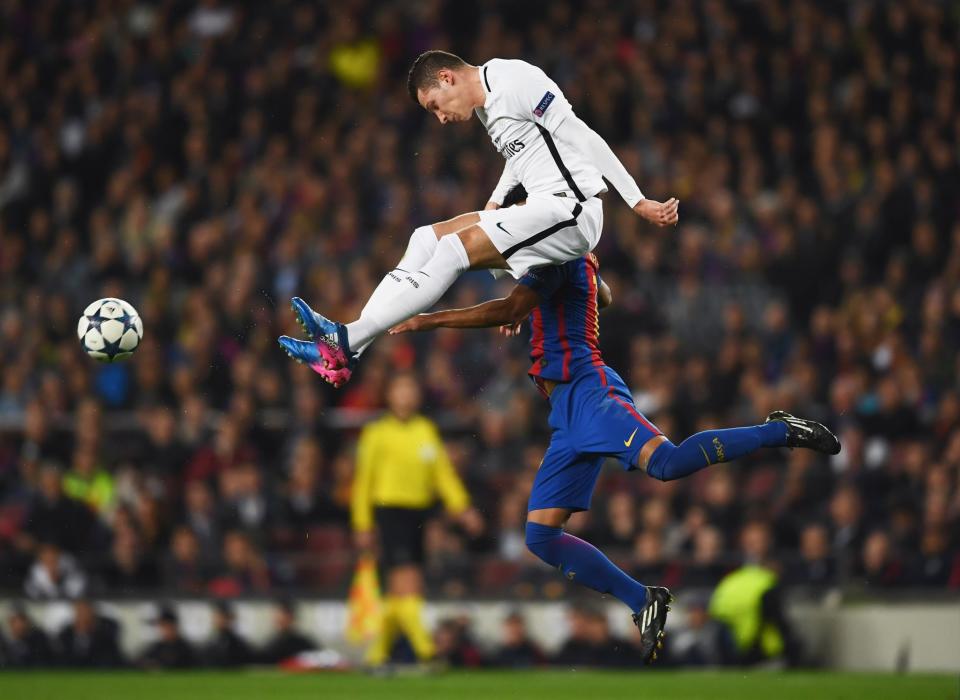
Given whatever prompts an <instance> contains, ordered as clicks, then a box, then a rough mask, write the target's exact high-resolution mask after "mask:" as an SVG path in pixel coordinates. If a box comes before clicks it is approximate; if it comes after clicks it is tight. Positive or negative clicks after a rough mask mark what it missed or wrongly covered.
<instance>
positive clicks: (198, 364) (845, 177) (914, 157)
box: [0, 0, 960, 663]
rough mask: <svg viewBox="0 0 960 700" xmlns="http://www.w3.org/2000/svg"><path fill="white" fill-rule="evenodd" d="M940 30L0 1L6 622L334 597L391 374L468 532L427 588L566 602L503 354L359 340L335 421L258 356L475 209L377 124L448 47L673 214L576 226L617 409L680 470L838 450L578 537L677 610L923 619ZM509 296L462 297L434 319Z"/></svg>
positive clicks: (814, 20)
mask: <svg viewBox="0 0 960 700" xmlns="http://www.w3.org/2000/svg"><path fill="white" fill-rule="evenodd" d="M958 19H960V7H958V5H957V3H955V2H954V3H935V2H923V1H920V0H914V1H911V2H905V3H891V4H889V5H880V4H876V3H871V2H864V1H857V2H849V3H831V2H814V1H813V0H792V1H789V2H788V1H786V0H760V1H757V2H721V1H719V0H714V1H705V2H671V3H666V2H656V1H653V0H636V1H634V2H628V3H614V2H603V1H601V0H597V1H593V2H586V3H567V2H553V3H550V4H549V5H548V4H540V3H508V2H479V3H476V4H464V3H454V2H443V1H442V0H434V1H428V2H422V3H415V4H409V3H399V2H382V3H380V2H362V1H349V2H341V3H337V5H336V7H335V8H334V7H327V6H324V5H321V4H317V3H307V2H271V3H258V4H253V3H251V4H242V5H239V4H237V5H233V4H229V3H224V2H218V1H217V0H207V1H204V2H200V3H192V2H175V1H166V2H159V3H155V4H154V3H138V2H133V1H132V0H128V1H122V0H118V1H116V2H109V1H102V2H55V1H51V0H36V1H33V2H23V1H18V0H13V1H8V2H5V3H3V4H2V6H0V337H2V345H0V353H2V360H3V364H2V367H0V375H2V384H0V591H2V595H3V597H4V599H5V600H6V601H7V602H8V603H13V602H15V601H19V600H22V599H25V598H33V599H37V600H42V599H46V598H60V597H64V596H66V597H69V598H72V597H84V596H93V597H96V598H100V599H110V600H119V599H132V600H148V601H164V600H169V599H179V598H193V599H196V598H200V599H203V598H206V597H210V598H230V597H238V598H242V599H246V598H256V599H263V600H272V599H274V598H276V597H278V596H293V597H296V598H298V599H318V598H320V599H343V598H344V596H345V593H346V588H347V584H348V582H349V578H350V574H351V572H352V566H353V562H354V557H353V552H352V551H351V547H350V537H349V530H348V525H347V522H348V520H347V512H346V507H347V504H348V499H349V489H350V481H351V476H352V472H353V458H354V452H353V448H354V441H355V438H356V435H357V429H358V428H359V426H361V425H362V424H363V423H364V422H365V421H366V420H368V419H369V418H370V417H371V416H373V415H375V414H376V412H377V411H379V410H380V409H381V408H382V394H383V388H384V384H385V382H386V381H387V379H388V378H389V376H390V374H391V373H392V372H394V371H395V370H396V368H411V369H413V370H414V371H415V372H416V373H417V375H418V377H419V378H420V382H421V385H422V387H423V391H424V396H425V406H424V409H425V411H426V413H427V414H428V415H430V416H431V417H433V418H434V419H435V420H436V421H437V422H438V423H439V424H440V426H441V428H442V431H443V435H444V439H445V440H446V443H447V446H448V449H449V451H450V454H451V456H452V458H453V460H454V462H455V464H456V466H457V469H458V471H459V472H460V474H461V475H462V476H463V478H464V479H465V481H466V482H467V484H468V486H469V489H470V492H471V494H472V496H473V499H474V502H475V503H476V504H477V505H478V506H479V507H480V508H481V510H482V512H483V513H484V515H485V518H486V525H487V529H486V534H485V535H484V536H483V537H481V538H479V539H470V538H467V537H466V536H465V534H464V533H462V532H460V531H459V530H458V529H457V528H455V527H451V526H450V525H449V524H448V523H446V522H445V521H444V518H443V517H442V514H439V513H438V515H437V517H436V518H434V519H433V520H432V521H431V523H430V524H429V526H428V527H427V533H426V534H427V551H428V565H427V577H428V584H429V591H430V595H431V596H432V597H433V598H435V599H444V600H447V601H454V602H455V601H458V600H476V599H489V600H498V601H509V602H510V604H511V605H513V604H516V605H520V606H522V605H523V604H524V602H525V601H533V600H541V599H546V600H557V601H564V602H570V601H573V600H575V599H583V598H588V596H583V595H579V592H578V591H575V590H573V589H571V588H570V587H568V586H565V585H563V583H562V581H558V580H555V576H554V574H553V572H551V571H549V570H547V569H546V568H545V567H543V566H541V565H539V563H535V562H534V560H533V559H532V558H531V557H530V556H528V555H527V554H526V553H525V551H524V547H523V542H522V527H521V524H522V522H523V517H524V506H525V499H526V491H527V490H528V488H529V484H530V482H531V479H532V474H533V473H534V471H535V470H536V467H537V464H538V462H539V459H540V456H541V454H542V452H543V449H544V447H545V445H546V441H547V439H548V435H547V433H546V432H545V428H546V421H545V415H546V404H545V403H544V402H543V401H542V400H541V399H540V397H539V396H538V395H537V393H536V391H535V390H534V389H533V388H532V387H531V386H530V384H529V382H528V381H527V380H526V378H525V369H526V364H525V347H524V343H523V342H522V341H520V340H512V341H510V340H506V339H503V338H501V337H500V336H498V335H496V334H495V333H493V332H483V331H476V332H454V331H444V332H440V333H432V334H427V335H423V336H418V337H402V338H389V339H382V340H381V341H378V342H377V344H376V345H375V346H374V348H373V349H372V350H371V351H370V352H368V353H367V354H366V356H365V357H364V362H363V363H362V366H361V369H360V371H359V372H358V374H357V375H356V376H355V378H354V380H353V382H352V383H351V384H350V385H349V386H347V387H346V388H345V389H344V390H341V391H334V390H332V389H330V388H328V387H327V386H326V385H325V384H323V383H322V382H320V381H318V378H317V377H315V376H314V375H312V374H311V373H310V372H309V371H308V370H305V369H303V368H301V367H298V366H296V365H294V364H293V363H291V362H290V361H288V360H287V358H286V357H285V356H284V355H283V353H282V352H281V351H280V350H279V349H278V347H277V346H276V343H275V338H276V336H277V335H279V334H280V333H283V332H293V331H295V330H296V327H295V324H294V321H293V315H292V313H291V312H290V310H289V308H288V306H287V299H288V298H289V297H290V296H291V295H292V294H294V293H296V294H300V295H302V296H304V297H305V298H307V299H308V300H310V301H311V303H313V304H314V306H315V307H316V308H319V309H322V310H324V311H329V312H330V314H331V315H333V316H334V317H338V318H348V317H353V316H355V315H356V313H357V311H358V310H359V305H360V304H361V303H362V300H364V299H365V298H366V297H367V295H368V294H369V292H370V291H371V289H372V286H373V284H374V283H375V281H376V280H377V279H379V276H380V274H382V272H383V271H384V270H386V269H388V268H389V267H391V266H392V264H393V263H394V262H395V261H396V260H397V259H399V257H400V254H401V253H402V251H403V248H404V246H405V244H406V241H407V239H408V236H409V233H410V231H412V229H413V228H414V227H415V226H417V225H420V224H423V223H426V222H434V221H439V220H442V219H445V218H448V217H449V216H451V215H454V214H457V213H460V212H462V211H467V210H471V209H476V208H481V207H482V206H483V204H484V203H485V202H486V201H487V197H488V195H489V193H490V191H491V189H492V187H493V185H494V184H495V182H496V179H497V177H498V175H499V172H500V168H501V167H502V163H501V160H500V159H499V157H498V156H497V154H496V153H495V152H494V151H493V150H492V149H490V148H489V146H488V144H487V143H486V135H485V133H484V132H483V130H482V129H480V128H478V127H477V125H475V124H473V125H469V126H463V127H459V128H458V127H447V128H444V129H442V130H441V129H440V127H439V126H438V125H437V124H436V123H435V121H433V120H432V118H431V117H430V116H429V115H427V114H426V113H425V112H423V111H422V110H419V109H417V108H415V107H414V105H412V104H411V103H410V102H409V98H408V96H407V95H406V93H405V84H404V83H405V73H406V70H407V68H408V66H409V64H410V61H411V59H412V57H414V56H415V55H416V54H418V53H419V52H420V51H422V50H424V49H427V48H448V49H450V50H453V51H455V52H457V53H460V54H461V55H463V56H464V57H465V58H466V59H467V60H468V61H471V62H474V63H480V62H482V61H484V60H486V59H488V58H490V57H494V56H504V57H522V58H524V59H527V60H529V61H531V62H534V63H536V64H537V65H539V66H541V67H542V68H543V69H544V70H546V71H547V73H548V74H550V75H551V76H552V77H553V78H554V79H555V80H557V82H558V83H559V84H560V85H561V87H562V88H563V89H564V91H565V93H566V95H567V97H568V98H569V99H570V101H571V102H572V103H573V105H574V108H575V109H576V111H577V112H578V114H579V115H580V116H581V117H583V118H584V119H585V120H586V121H587V122H588V123H589V124H590V125H592V126H593V127H594V128H595V129H596V130H597V131H598V132H599V133H600V134H601V135H603V136H604V137H605V138H606V139H607V140H608V142H609V143H611V145H612V146H614V148H615V149H616V150H617V152H618V154H619V155H620V156H621V158H622V160H623V162H624V163H625V165H626V166H627V169H628V170H630V171H631V172H632V173H634V174H635V175H636V176H637V180H638V182H639V183H640V185H641V188H642V189H643V191H644V192H645V193H647V195H648V196H651V197H655V198H666V197H669V196H677V197H679V199H680V201H681V224H680V226H679V227H678V228H677V229H675V230H669V231H662V230H654V229H652V228H649V227H646V226H644V225H643V224H642V223H641V222H640V221H639V220H638V219H637V218H636V217H635V216H633V215H632V214H631V213H630V212H629V211H628V210H627V208H626V207H625V206H622V205H621V203H620V201H619V199H618V198H617V197H616V195H614V196H613V197H612V198H611V197H608V198H607V200H606V203H605V208H606V230H605V233H604V237H603V239H602V242H601V244H600V246H599V248H598V249H597V251H596V252H597V254H598V256H599V258H600V261H601V266H602V270H603V274H604V278H605V279H606V280H607V281H608V282H609V284H610V285H611V287H612V288H613V290H614V294H615V297H616V303H615V305H614V307H612V308H611V309H610V310H608V311H606V312H605V313H604V314H603V317H602V319H601V341H602V347H603V350H604V356H605V358H606V360H607V361H608V363H610V364H611V365H613V366H615V367H616V368H617V369H618V370H619V371H620V372H621V373H622V374H623V375H624V377H625V378H626V379H627V381H628V383H629V384H630V386H631V387H632V388H633V390H634V392H635V397H636V401H637V403H638V406H640V408H641V410H643V411H645V412H646V413H647V414H648V415H649V416H651V418H653V419H654V420H655V421H656V422H657V424H658V425H659V426H660V427H661V428H662V429H663V430H664V432H665V433H667V434H668V435H670V436H671V437H673V438H674V439H677V438H681V437H683V436H686V435H688V434H690V433H691V432H693V431H695V430H698V429H702V428H704V427H708V426H709V427H714V426H723V425H733V424H741V423H749V422H754V421H756V420H758V419H759V418H760V417H762V416H764V415H765V414H766V413H767V412H768V411H769V410H771V409H773V408H788V409H795V411H796V412H797V413H801V414H803V415H806V416H810V417H813V418H817V419H820V420H823V421H824V422H827V423H828V424H829V425H831V426H832V427H834V428H835V429H836V430H837V432H838V433H839V434H840V437H841V440H842V442H843V444H844V450H843V452H842V453H841V454H840V455H839V456H838V457H836V458H834V459H831V460H827V459H820V458H818V457H816V456H812V455H811V454H810V453H806V452H802V451H795V452H782V453H780V452H766V453H763V454H762V455H761V456H760V457H758V458H754V459H749V460H743V461H742V462H740V463H737V464H734V465H730V466H718V467H714V468H711V469H709V470H706V471H704V472H702V473H701V474H699V475H698V476H697V477H695V478H693V479H690V480H687V481H684V482H680V483H678V482H674V483H670V484H662V483H658V482H654V481H653V480H649V479H646V478H644V477H642V476H640V475H637V474H630V475H628V474H624V473H622V472H621V471H619V470H617V469H610V470H608V472H607V473H606V474H605V476H604V478H603V480H602V481H601V484H600V488H599V490H598V493H597V496H596V498H595V501H594V506H595V507H594V510H593V511H592V512H591V513H590V515H589V516H587V515H582V516H577V517H576V518H574V520H573V522H572V525H571V528H572V529H573V530H574V531H575V532H585V533H588V536H589V537H590V539H591V540H592V541H594V542H596V543H597V544H598V545H600V546H602V547H604V548H606V549H608V550H609V551H611V552H612V553H613V554H614V555H615V558H616V559H617V560H618V561H619V562H621V563H623V564H624V566H625V567H626V568H627V569H628V570H629V571H631V572H633V573H635V574H636V575H637V576H638V577H640V578H641V579H642V580H644V581H648V582H659V583H663V584H666V585H669V586H671V587H674V588H676V589H677V590H678V591H679V592H680V594H681V602H683V597H682V596H683V594H685V593H686V594H688V598H687V600H688V604H689V605H697V604H698V603H697V601H702V600H703V599H704V596H705V595H708V594H709V591H710V589H711V587H712V586H713V585H715V584H716V583H717V581H718V580H719V579H720V577H721V576H722V575H723V574H724V573H726V572H727V571H729V570H731V569H734V568H736V567H737V566H739V565H740V563H742V562H743V561H745V560H746V561H752V560H757V559H759V558H770V559H772V560H774V561H776V562H777V563H778V565H779V566H780V568H781V571H782V579H783V581H784V582H785V583H786V584H787V585H788V587H789V591H790V594H791V600H793V599H796V598H797V597H802V598H804V599H807V600H812V601H814V604H816V603H817V602H818V601H821V600H823V599H824V598H825V597H829V596H831V595H835V592H836V591H840V592H842V594H843V595H845V596H847V597H851V596H853V597H858V596H863V597H866V598H867V599H871V600H881V601H883V600H891V599H896V600H898V601H902V600H910V599H914V600H916V599H917V598H918V596H919V597H922V599H924V600H930V599H934V598H936V599H944V600H947V601H954V602H955V601H956V600H957V591H958V589H960V556H958V551H960V550H958V545H960V542H958V538H957V537H958V532H960V484H958V482H960V396H958V393H957V388H958V387H957V380H958V361H960V356H958V353H957V347H958V343H957V341H958V333H960V286H958V282H960V224H958V220H960V217H958V213H960V212H958V208H960V197H958V193H960V167H958V166H960V111H958V95H957V86H958V84H960V51H958V48H957V47H958V46H960V33H958V26H960V24H958ZM503 290H504V287H502V286H498V285H497V284H495V283H494V281H493V280H492V279H491V278H490V277H489V276H488V275H485V274H470V275H468V276H466V277H465V278H464V279H463V280H462V281H461V282H460V283H458V285H457V286H456V287H455V288H454V289H453V290H452V291H451V293H450V294H449V295H448V296H447V297H446V299H445V300H444V302H443V303H445V304H455V305H464V304H468V303H474V302H476V301H479V300H481V299H484V298H488V297H490V296H491V295H493V294H497V293H499V292H502V291H503ZM107 295H110V296H118V297H122V298H124V299H127V300H129V301H130V302H132V303H133V304H134V305H135V306H136V307H137V308H138V309H139V311H140V313H141V315H142V316H143V318H144V320H145V329H146V335H145V338H144V342H143V345H142V346H141V348H140V349H139V350H138V352H137V355H136V356H135V358H134V359H133V360H132V361H131V362H129V363H126V364H123V365H115V366H114V365H111V366H103V365H97V364H95V363H93V362H91V361H89V360H88V359H87V358H86V357H84V356H83V355H82V353H81V351H80V348H79V346H78V344H77V341H76V338H75V335H74V328H75V324H76V318H77V317H78V316H79V314H80V312H81V310H82V309H83V307H84V306H85V305H86V304H87V303H89V301H91V300H93V299H95V298H98V297H101V296H107ZM60 491H63V492H64V493H63V494H62V495H61V494H60V493H59V492H60ZM303 504H307V506H306V507H304V505H303ZM51 545H54V546H51ZM44 566H48V567H52V566H56V567H60V569H61V571H62V573H63V579H62V581H61V582H60V584H59V585H58V586H54V587H53V588H50V587H49V586H45V585H44V576H43V569H44ZM6 609H7V611H8V612H9V611H10V610H12V608H11V607H9V606H8V607H7V608H6ZM36 609H37V608H32V610H36ZM521 609H523V608H522V607H521ZM587 612H589V611H587ZM4 617H7V616H6V615H5V616H4ZM69 619H70V618H69V615H68V616H67V617H66V618H64V619H63V624H65V625H67V626H69V624H70V623H69ZM452 624H453V627H452V628H448V631H450V630H451V629H457V635H459V636H457V637H456V643H457V644H461V643H462V644H463V645H465V646H470V640H469V634H467V633H466V631H465V630H464V629H463V628H462V626H461V627H460V628H457V623H452ZM563 629H565V628H564V625H562V624H561V625H559V628H558V630H563ZM47 631H48V632H52V633H53V632H55V631H56V630H47ZM3 633H4V635H3V636H5V637H6V638H7V639H8V641H9V638H10V635H11V628H10V625H9V620H6V619H5V620H4V625H3ZM558 633H559V631H558ZM451 634H453V633H452V632H451ZM591 634H592V633H591ZM597 634H598V635H600V636H603V635H607V637H606V641H605V642H604V643H608V642H610V639H609V635H610V631H609V630H607V631H606V632H604V631H602V630H601V631H599V632H597ZM454 636H456V635H454ZM51 637H52V641H51V647H50V648H51V652H50V653H51V654H55V650H56V638H55V635H51ZM318 642H319V640H318ZM0 648H3V647H0ZM451 653H452V652H451ZM456 653H459V654H460V655H461V660H462V657H463V654H462V649H460V650H459V651H457V652H456ZM491 653H493V654H494V655H495V650H494V651H493V652H491ZM814 656H815V655H814ZM451 658H452V657H451ZM470 658H473V657H470ZM478 658H479V659H480V661H478V662H483V661H484V660H486V658H488V657H487V656H486V655H483V654H482V655H480V656H479V657H478ZM50 659H55V657H54V656H51V657H50V658H49V659H48V661H49V660H50ZM8 663H12V662H8Z"/></svg>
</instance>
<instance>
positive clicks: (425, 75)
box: [407, 49, 467, 104]
mask: <svg viewBox="0 0 960 700" xmlns="http://www.w3.org/2000/svg"><path fill="white" fill-rule="evenodd" d="M466 65H467V62H466V61H464V60H463V59H462V58H460V57H459V56H457V55H456V54H452V53H449V52H447V51H440V50H438V49H430V50H429V51H424V52H423V53H422V54H420V55H419V56H417V58H416V60H415V61H414V62H413V65H412V66H410V72H409V73H407V92H409V93H410V99H411V100H413V101H414V102H416V103H417V104H420V100H418V99H417V92H418V91H419V90H421V89H428V88H432V87H436V86H437V85H439V84H440V81H439V80H438V79H437V73H438V72H439V71H441V70H443V69H444V68H449V69H450V70H460V69H461V68H464V67H466Z"/></svg>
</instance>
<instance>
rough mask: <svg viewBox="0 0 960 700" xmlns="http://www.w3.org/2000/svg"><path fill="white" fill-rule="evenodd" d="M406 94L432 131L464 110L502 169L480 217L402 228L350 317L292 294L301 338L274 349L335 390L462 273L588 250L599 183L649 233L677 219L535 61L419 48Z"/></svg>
mask: <svg viewBox="0 0 960 700" xmlns="http://www.w3.org/2000/svg"><path fill="white" fill-rule="evenodd" d="M407 89H408V90H409V92H410V96H411V98H413V99H414V101H416V102H417V103H418V104H419V105H420V106H421V107H423V108H424V109H426V110H427V111H428V112H430V113H431V114H434V115H435V116H436V117H437V119H438V120H439V121H440V123H441V124H447V123H450V122H465V121H468V120H469V119H470V117H471V115H472V114H473V113H475V114H476V115H477V118H479V120H480V122H481V123H482V124H483V125H484V127H486V129H487V132H488V133H489V134H490V139H491V141H493V145H494V147H495V148H496V149H497V150H498V151H499V152H500V153H501V155H503V157H504V159H505V161H506V163H505V165H504V169H503V175H502V176H501V177H500V182H499V183H498V184H497V186H496V188H495V189H494V191H493V194H492V195H491V197H490V201H489V202H488V203H487V205H486V207H485V209H484V211H480V212H470V213H467V214H462V215H460V216H457V217H455V218H453V219H450V220H448V221H444V222H441V223H438V224H434V225H432V226H422V227H420V228H418V229H416V230H415V231H414V232H413V235H412V236H411V238H410V243H409V244H408V247H407V250H406V252H405V253H404V256H403V258H402V259H401V260H400V262H399V264H398V265H397V267H396V269H394V270H392V271H390V272H388V273H387V274H386V276H385V277H384V278H383V281H381V282H380V284H379V285H378V286H377V288H376V289H375V290H374V292H373V294H372V295H371V296H370V299H369V300H368V301H367V304H366V306H364V308H363V310H362V311H361V313H360V318H359V319H357V320H356V321H353V322H352V323H347V324H343V323H338V322H336V321H331V320H329V319H327V318H325V317H323V316H321V315H320V314H319V313H317V312H315V311H313V310H312V309H311V308H310V307H309V306H308V305H307V304H306V302H304V301H303V300H302V299H300V298H299V297H294V298H293V300H292V305H293V309H294V311H295V312H296V314H297V317H298V319H299V321H300V323H301V324H302V325H303V327H304V329H305V330H306V332H307V334H308V335H309V336H310V338H311V341H310V342H307V341H303V340H297V339H294V338H290V337H288V336H281V337H280V339H279V340H280V344H281V345H282V346H283V348H284V350H286V351H287V353H288V354H289V355H290V356H291V357H293V358H294V359H296V360H298V361H300V362H305V363H307V364H308V365H309V366H310V367H311V368H312V369H314V370H315V371H316V372H317V373H318V374H320V375H321V376H323V378H324V379H325V380H326V381H328V382H330V383H331V384H333V385H334V386H341V385H342V384H344V383H345V382H346V381H348V380H349V379H350V375H351V374H352V371H353V367H354V366H355V364H356V360H357V358H358V357H359V355H360V353H362V352H363V351H364V350H365V349H366V347H367V346H368V345H369V344H370V343H371V342H372V341H373V340H374V339H375V338H376V337H377V336H379V335H381V334H383V333H385V332H386V331H388V330H389V329H390V328H391V327H393V326H394V325H396V324H398V323H400V322H401V321H404V320H406V319H408V318H410V317H411V316H415V315H416V314H418V313H420V312H422V311H425V310H427V309H429V308H430V307H431V306H433V305H434V304H435V303H436V302H437V301H438V300H439V299H440V297H441V296H443V293H444V292H445V291H446V290H447V289H448V288H449V287H450V285H452V284H453V282H454V281H455V280H456V279H457V277H459V276H460V275H461V274H462V273H463V272H464V271H466V270H467V269H491V270H494V271H495V272H494V274H498V273H497V271H504V272H505V273H508V274H510V275H512V276H513V277H515V278H517V279H519V278H520V277H522V276H523V275H524V274H525V273H526V272H527V270H529V269H530V268H533V267H538V266H541V265H553V264H558V263H564V262H567V261H569V260H574V259H576V258H578V257H580V256H581V255H584V254H586V253H588V252H590V251H591V250H593V248H594V246H596V244H597V242H598V241H599V240H600V233H601V230H602V229H603V204H602V202H601V201H600V195H602V194H603V193H604V192H606V191H607V188H606V185H605V184H604V182H603V177H605V178H606V179H607V180H608V181H609V182H610V183H611V184H612V185H613V186H614V187H615V188H616V190H617V192H618V193H619V194H620V196H621V197H622V198H623V199H624V201H625V202H626V203H627V205H628V206H629V207H630V208H631V209H633V211H634V212H636V213H637V214H638V215H639V216H640V217H642V218H643V219H646V220H647V221H649V222H651V223H653V224H656V225H658V226H670V225H672V224H676V223H677V220H678V210H677V208H678V204H679V203H678V202H677V200H676V199H670V200H668V201H666V202H657V201H653V200H651V199H647V198H645V197H644V196H643V194H642V193H641V192H640V188H639V187H637V183H636V181H635V180H634V179H633V177H632V176H631V175H630V173H628V172H627V170H626V168H624V167H623V164H622V163H621V162H620V160H619V159H618V158H617V156H616V155H615V154H614V153H613V151H612V150H611V149H610V147H609V146H608V145H607V143H606V141H604V140H603V138H602V137H601V136H600V135H599V134H597V133H596V132H595V131H593V130H592V129H591V128H590V127H589V126H587V125H586V124H585V123H584V122H583V121H582V120H580V119H579V118H578V117H577V116H576V115H575V114H574V113H573V108H572V107H571V106H570V103H569V102H568V101H567V99H566V98H565V97H564V96H563V93H562V92H561V90H560V88H559V87H557V84H556V83H555V82H553V81H552V80H551V79H550V78H549V77H547V75H546V74H545V73H544V72H543V71H542V70H540V69H539V68H537V67H536V66H534V65H531V64H529V63H526V62H525V61H520V60H507V59H499V58H495V59H492V60H490V61H487V62H486V63H484V64H483V65H481V66H473V65H470V64H469V63H467V62H466V61H464V60H463V59H462V58H460V57H459V56H455V55H454V54H450V53H447V52H445V51H427V52H425V53H423V54H421V55H420V56H419V57H417V59H416V61H414V63H413V66H412V67H411V69H410V73H409V76H408V78H407ZM601 176H602V177H601ZM517 184H522V185H523V187H524V189H525V190H526V192H527V200H526V205H524V206H521V207H507V208H504V209H500V205H501V204H502V203H503V198H504V196H505V195H506V193H507V192H508V191H509V190H510V189H511V188H512V187H514V186H515V185H517ZM499 274H503V273H502V272H501V273H499Z"/></svg>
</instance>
